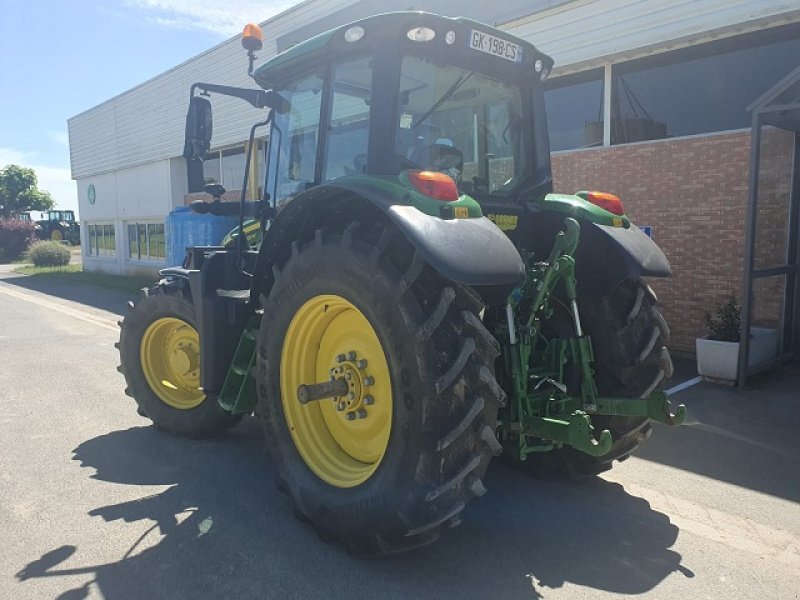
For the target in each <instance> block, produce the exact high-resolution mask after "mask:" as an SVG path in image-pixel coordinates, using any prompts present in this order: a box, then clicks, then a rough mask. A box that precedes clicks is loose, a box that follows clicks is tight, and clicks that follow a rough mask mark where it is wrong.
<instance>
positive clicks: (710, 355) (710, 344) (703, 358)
mask: <svg viewBox="0 0 800 600" xmlns="http://www.w3.org/2000/svg"><path fill="white" fill-rule="evenodd" d="M695 351H696V353H697V372H698V373H699V374H700V375H702V376H703V377H708V378H711V379H721V380H723V381H730V382H734V381H736V373H737V372H738V370H739V342H718V341H717V340H709V339H708V338H706V337H702V338H697V339H696V340H695Z"/></svg>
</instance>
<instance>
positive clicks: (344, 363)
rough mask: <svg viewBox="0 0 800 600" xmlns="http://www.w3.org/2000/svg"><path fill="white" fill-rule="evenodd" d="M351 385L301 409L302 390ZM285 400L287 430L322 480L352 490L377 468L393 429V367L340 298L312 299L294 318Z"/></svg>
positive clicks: (287, 344) (286, 354)
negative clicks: (337, 394) (299, 393)
mask: <svg viewBox="0 0 800 600" xmlns="http://www.w3.org/2000/svg"><path fill="white" fill-rule="evenodd" d="M331 377H334V378H343V379H345V381H347V384H348V389H349V392H348V393H347V395H345V396H341V397H336V398H325V399H323V400H316V401H312V402H309V403H308V404H301V403H300V401H299V400H298V398H297V389H298V387H299V386H301V385H309V384H315V383H324V382H327V381H330V379H331ZM281 401H282V403H283V412H284V415H285V417H286V423H287V425H288V427H289V432H290V434H291V436H292V439H293V440H294V443H295V446H296V448H297V451H298V452H299V453H300V456H301V457H302V458H303V460H304V461H305V463H306V464H307V465H308V467H309V468H310V469H311V470H312V471H313V472H314V473H315V474H316V475H317V476H318V477H319V478H320V479H322V480H323V481H325V482H327V483H329V484H331V485H333V486H336V487H340V488H349V487H355V486H357V485H359V484H361V483H364V482H365V481H366V480H367V479H369V478H370V477H371V476H372V474H373V473H375V471H376V470H377V468H378V465H379V464H380V462H381V459H382V458H383V456H384V454H385V453H386V448H387V446H388V445H389V433H390V432H391V429H392V383H391V380H390V377H389V365H388V364H387V362H386V355H385V354H384V351H383V347H382V346H381V343H380V340H378V336H377V335H376V334H375V330H374V329H373V328H372V325H370V322H369V321H368V320H367V318H366V317H365V316H364V315H363V314H362V312H361V311H360V310H359V309H358V308H356V307H355V306H354V305H353V304H352V303H350V302H349V301H347V300H345V299H344V298H342V297H341V296H333V295H325V296H316V297H315V298H312V299H311V300H309V301H308V302H306V303H305V304H303V306H301V307H300V309H299V310H298V311H297V313H296V314H295V316H294V318H293V319H292V322H291V323H290V324H289V328H288V330H287V331H286V337H285V338H284V342H283V351H282V353H281Z"/></svg>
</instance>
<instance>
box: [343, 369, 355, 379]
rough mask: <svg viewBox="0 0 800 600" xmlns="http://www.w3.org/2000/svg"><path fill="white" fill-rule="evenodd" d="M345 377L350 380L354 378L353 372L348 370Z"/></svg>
mask: <svg viewBox="0 0 800 600" xmlns="http://www.w3.org/2000/svg"><path fill="white" fill-rule="evenodd" d="M344 378H345V379H347V381H350V380H351V379H352V378H353V374H352V373H351V372H350V371H348V372H347V373H345V374H344Z"/></svg>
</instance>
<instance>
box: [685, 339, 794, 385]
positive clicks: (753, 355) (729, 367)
mask: <svg viewBox="0 0 800 600" xmlns="http://www.w3.org/2000/svg"><path fill="white" fill-rule="evenodd" d="M778 341H779V337H778V331H777V330H776V329H766V328H764V327H751V328H750V349H749V351H748V353H747V354H748V364H749V365H750V366H751V367H752V366H756V365H758V364H760V363H764V362H766V361H768V360H770V359H773V358H775V357H776V356H777V355H778ZM695 351H696V353H697V372H698V373H699V374H700V375H702V376H703V377H706V378H708V379H715V380H722V381H727V382H735V381H736V375H737V374H738V371H739V342H718V341H716V340H709V339H708V338H706V337H702V338H697V339H696V340H695Z"/></svg>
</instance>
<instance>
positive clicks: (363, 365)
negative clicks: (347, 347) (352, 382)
mask: <svg viewBox="0 0 800 600" xmlns="http://www.w3.org/2000/svg"><path fill="white" fill-rule="evenodd" d="M356 366H357V367H358V368H359V369H366V368H367V360H366V359H365V358H362V359H361V360H359V361H358V362H357V363H356Z"/></svg>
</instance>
